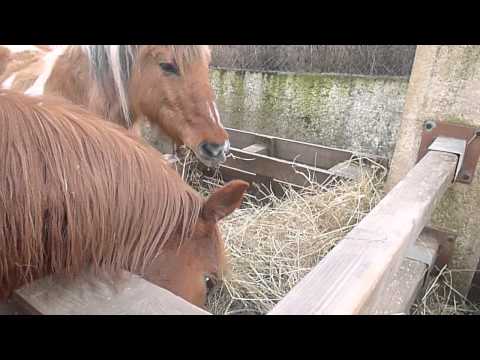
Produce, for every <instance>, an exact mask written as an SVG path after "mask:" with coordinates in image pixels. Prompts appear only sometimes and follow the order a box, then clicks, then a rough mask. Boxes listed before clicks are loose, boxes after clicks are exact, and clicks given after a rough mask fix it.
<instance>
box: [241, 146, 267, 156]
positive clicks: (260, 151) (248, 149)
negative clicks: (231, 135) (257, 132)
mask: <svg viewBox="0 0 480 360" xmlns="http://www.w3.org/2000/svg"><path fill="white" fill-rule="evenodd" d="M242 150H243V151H246V152H251V153H258V154H262V155H267V153H268V149H267V147H266V146H265V145H262V144H253V145H250V146H247V147H245V148H243V149H242Z"/></svg>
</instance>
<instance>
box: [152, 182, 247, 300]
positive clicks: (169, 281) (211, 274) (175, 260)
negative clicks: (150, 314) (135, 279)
mask: <svg viewBox="0 0 480 360" xmlns="http://www.w3.org/2000/svg"><path fill="white" fill-rule="evenodd" d="M248 186H249V184H248V183H246V182H244V181H241V180H235V181H232V182H230V183H228V184H227V185H225V186H224V187H222V188H221V189H218V190H217V191H215V192H214V193H213V194H212V195H210V197H209V198H208V199H206V200H205V202H204V204H203V207H202V210H201V212H200V216H199V218H198V221H197V223H196V225H195V228H194V231H193V235H192V237H191V239H189V240H188V241H185V242H183V243H182V245H181V246H180V248H178V247H177V246H173V247H165V248H164V250H163V251H162V253H161V254H160V255H159V256H158V257H157V258H156V259H155V261H154V262H153V263H152V264H151V265H150V266H149V267H148V268H147V270H146V272H145V278H146V279H147V280H149V281H151V282H152V283H155V284H157V285H159V286H161V287H163V288H165V289H168V290H170V291H171V292H172V293H174V294H176V295H178V296H180V297H182V298H184V299H185V300H187V301H189V302H190V303H192V304H195V305H197V306H199V307H202V308H204V307H205V303H206V300H207V295H208V292H209V291H210V290H211V289H212V288H213V287H214V286H215V285H216V283H217V282H218V281H220V280H221V279H222V275H223V274H224V271H225V266H226V261H225V247H224V242H223V238H222V236H221V234H220V231H219V228H218V224H217V223H218V221H219V220H221V219H223V218H224V217H225V216H227V215H229V214H230V213H232V212H233V211H234V210H235V209H236V208H238V207H239V206H240V204H241V202H242V197H243V194H244V192H245V191H246V189H247V188H248ZM177 240H178V241H180V239H177ZM173 243H177V244H178V242H177V241H172V244H173Z"/></svg>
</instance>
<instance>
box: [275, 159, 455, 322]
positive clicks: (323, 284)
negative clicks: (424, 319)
mask: <svg viewBox="0 0 480 360" xmlns="http://www.w3.org/2000/svg"><path fill="white" fill-rule="evenodd" d="M457 160H458V159H457V156H456V155H453V154H449V153H443V152H434V151H431V152H429V153H428V154H427V155H426V156H425V157H424V158H423V159H422V160H421V161H420V162H419V163H418V164H417V165H416V166H415V167H414V168H413V169H412V170H411V171H410V172H409V173H408V175H407V176H406V177H405V178H404V179H403V180H402V181H401V182H400V183H399V184H398V185H397V186H396V187H395V188H394V189H392V191H391V192H390V193H388V195H387V196H386V197H385V198H384V199H383V200H382V201H381V202H380V203H379V204H378V205H377V206H376V207H375V208H374V209H373V210H372V211H371V212H370V213H369V214H368V215H367V216H366V217H365V218H364V219H363V220H362V221H361V222H360V223H359V224H358V225H357V226H356V227H355V228H354V229H353V230H352V231H351V232H350V233H349V234H347V236H346V237H345V238H344V239H343V240H342V241H341V242H340V243H339V244H338V245H337V246H336V247H335V248H334V249H333V250H332V251H331V252H330V253H329V254H328V255H327V256H326V257H325V258H324V259H323V260H322V261H321V262H320V263H319V264H318V265H317V266H316V267H315V268H314V269H313V270H312V271H311V272H310V273H309V274H308V275H307V276H306V277H305V278H304V279H302V280H301V281H300V282H299V283H298V284H297V286H295V287H294V288H293V289H292V290H291V291H290V293H289V294H287V296H286V297H285V298H283V299H282V300H281V301H280V302H279V303H278V304H277V306H276V307H275V308H274V309H273V310H272V311H271V312H270V314H272V315H275V314H368V313H372V308H374V307H375V306H377V305H378V304H379V303H380V302H381V295H382V294H383V293H384V292H385V290H386V289H387V287H388V285H389V281H390V280H391V279H392V277H393V276H395V273H396V272H397V271H398V269H399V268H400V266H401V264H402V261H403V259H404V257H405V254H406V252H407V249H408V248H409V247H410V246H412V245H413V243H414V242H415V241H416V239H417V238H418V236H419V235H420V233H421V231H422V230H423V229H424V227H425V225H426V224H427V222H428V221H429V219H430V216H431V213H432V211H433V209H434V208H435V206H436V204H437V202H438V200H439V199H440V198H441V197H442V196H443V194H444V193H445V191H446V189H447V188H448V186H449V185H450V184H451V182H452V180H453V176H454V172H455V169H456V165H457Z"/></svg>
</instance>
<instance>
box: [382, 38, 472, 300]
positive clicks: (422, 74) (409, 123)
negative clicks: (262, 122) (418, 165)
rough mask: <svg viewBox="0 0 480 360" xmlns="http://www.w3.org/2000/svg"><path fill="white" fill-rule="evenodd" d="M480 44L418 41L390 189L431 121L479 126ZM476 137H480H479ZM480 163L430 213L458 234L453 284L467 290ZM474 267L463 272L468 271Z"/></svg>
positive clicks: (414, 154) (434, 223)
mask: <svg viewBox="0 0 480 360" xmlns="http://www.w3.org/2000/svg"><path fill="white" fill-rule="evenodd" d="M479 98H480V46H471V45H459V46H437V45H435V46H418V47H417V52H416V55H415V62H414V65H413V69H412V74H411V77H410V83H409V88H408V91H407V96H406V100H405V108H404V112H403V115H402V121H401V125H400V129H399V135H398V140H397V144H396V149H395V152H394V156H393V159H392V164H391V168H390V174H389V178H388V181H387V189H392V188H393V187H394V186H395V185H396V184H397V183H398V182H399V181H400V180H401V179H402V178H403V177H404V176H405V174H406V173H407V172H408V171H409V170H410V169H412V168H413V167H414V166H415V162H416V160H417V155H418V150H419V145H420V139H421V133H422V126H423V124H424V122H425V121H427V120H434V121H435V120H441V121H446V122H451V123H454V124H459V125H465V126H475V127H480V102H479ZM475 141H480V139H477V140H475ZM479 207H480V166H477V168H476V173H475V174H473V181H472V183H471V184H469V185H465V184H461V183H456V184H455V185H454V186H452V187H451V188H450V189H448V191H447V193H446V195H445V196H444V197H443V199H442V200H441V202H440V203H439V205H438V207H437V208H436V210H435V212H434V213H433V215H432V224H431V226H432V227H438V228H443V229H446V230H448V231H451V232H454V233H456V234H457V235H458V236H457V240H456V249H455V251H454V254H453V257H452V260H451V263H450V264H449V265H450V267H451V268H452V269H462V270H463V271H461V272H458V273H454V279H453V280H454V284H453V286H454V287H455V288H456V289H457V290H459V291H461V292H462V293H463V294H464V295H466V294H467V292H468V290H469V288H470V285H471V281H472V277H473V275H474V272H473V270H475V269H476V268H477V264H478V260H479V257H480V237H479V229H480V211H479ZM468 269H470V270H472V271H465V270H468Z"/></svg>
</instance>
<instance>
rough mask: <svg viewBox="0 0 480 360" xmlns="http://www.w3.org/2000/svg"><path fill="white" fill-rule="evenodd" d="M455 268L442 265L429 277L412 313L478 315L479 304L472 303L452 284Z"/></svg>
mask: <svg viewBox="0 0 480 360" xmlns="http://www.w3.org/2000/svg"><path fill="white" fill-rule="evenodd" d="M454 271H455V270H450V269H448V268H447V267H444V268H442V269H440V270H439V271H438V273H437V274H435V275H434V276H432V277H431V279H430V280H429V282H428V284H427V286H426V288H425V291H424V293H423V294H421V295H420V296H419V297H418V299H417V301H416V302H415V304H414V305H413V307H412V309H411V312H412V314H413V315H480V304H474V303H472V302H470V301H469V300H468V299H466V298H465V296H463V295H462V294H461V293H460V292H459V291H457V290H456V289H455V288H454V287H453V284H452V274H453V273H454Z"/></svg>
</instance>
